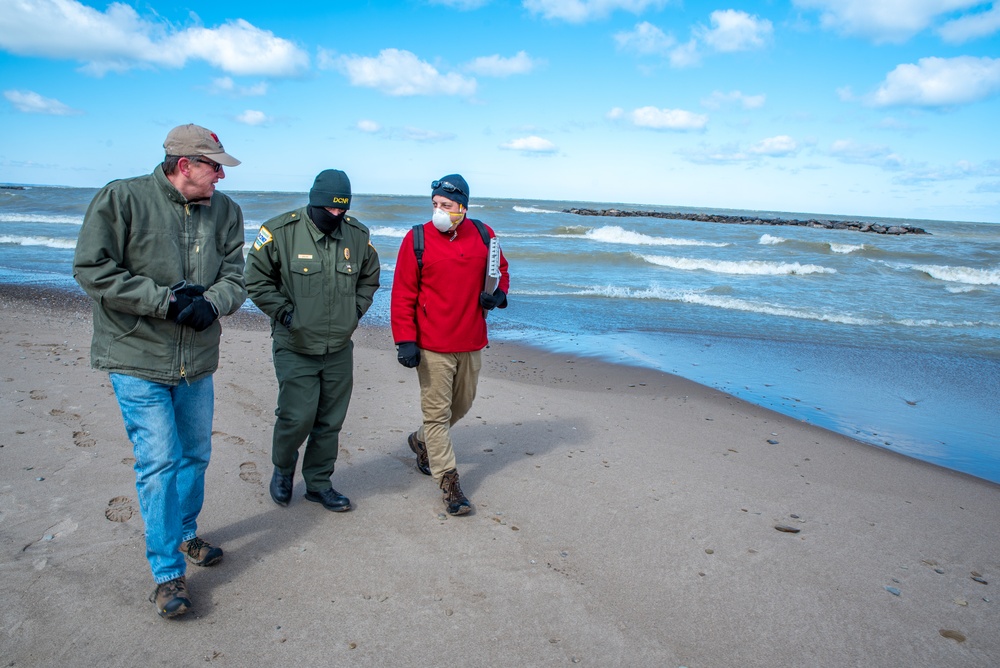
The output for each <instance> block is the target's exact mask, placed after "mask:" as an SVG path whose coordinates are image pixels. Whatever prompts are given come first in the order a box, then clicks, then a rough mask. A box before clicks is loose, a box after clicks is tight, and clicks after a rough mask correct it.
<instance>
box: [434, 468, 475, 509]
mask: <svg viewBox="0 0 1000 668" xmlns="http://www.w3.org/2000/svg"><path fill="white" fill-rule="evenodd" d="M441 491H442V492H443V493H444V505H445V506H446V507H447V508H448V514H449V515H465V514H466V513H468V512H471V511H472V504H471V503H469V500H468V499H467V498H465V494H463V493H462V488H461V486H460V485H459V484H458V471H456V470H455V469H451V470H450V471H445V473H444V475H443V476H442V477H441Z"/></svg>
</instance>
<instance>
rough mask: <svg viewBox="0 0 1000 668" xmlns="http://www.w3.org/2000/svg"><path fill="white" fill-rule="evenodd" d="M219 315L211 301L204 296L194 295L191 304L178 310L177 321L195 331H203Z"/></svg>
mask: <svg viewBox="0 0 1000 668" xmlns="http://www.w3.org/2000/svg"><path fill="white" fill-rule="evenodd" d="M218 317H219V313H218V311H216V310H215V306H214V305H213V304H212V302H210V301H208V300H207V299H205V298H204V297H195V298H194V299H193V300H192V301H191V305H190V306H188V307H187V308H186V309H184V310H183V311H181V312H180V314H179V315H178V316H177V322H179V323H180V324H182V325H187V326H188V327H190V328H191V329H193V330H194V331H196V332H203V331H205V330H206V329H208V328H209V327H210V326H211V325H212V323H213V322H215V321H216V319H217V318H218Z"/></svg>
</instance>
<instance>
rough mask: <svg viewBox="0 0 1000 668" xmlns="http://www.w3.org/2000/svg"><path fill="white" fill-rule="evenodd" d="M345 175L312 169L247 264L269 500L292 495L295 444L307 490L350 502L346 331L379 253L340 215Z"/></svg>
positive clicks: (364, 231) (337, 503) (338, 504)
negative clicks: (268, 396) (267, 378)
mask: <svg viewBox="0 0 1000 668" xmlns="http://www.w3.org/2000/svg"><path fill="white" fill-rule="evenodd" d="M350 207H351V182H350V180H349V179H348V178H347V174H345V173H344V172H342V171H340V170H337V169H327V170H325V171H322V172H320V173H319V175H318V176H317V177H316V180H315V182H314V183H313V187H312V189H311V190H310V191H309V204H308V206H304V207H302V208H300V209H297V210H295V211H289V212H287V213H284V214H281V215H280V216H276V217H274V218H272V219H271V220H269V221H267V222H266V223H264V224H263V225H262V226H261V228H260V232H259V233H258V235H257V239H256V240H255V241H254V244H253V247H252V248H251V249H250V254H249V256H248V257H247V264H246V283H247V292H248V293H249V295H250V299H252V300H253V303H254V304H256V305H257V307H258V308H259V309H260V310H261V311H263V312H264V313H265V314H267V315H268V316H270V318H271V338H272V340H273V353H274V372H275V375H276V376H277V377H278V407H277V409H276V410H275V415H276V416H277V419H276V420H275V423H274V435H273V438H272V443H271V462H272V463H273V464H274V473H273V475H272V476H271V484H270V493H271V498H272V499H273V500H274V502H275V503H277V504H278V505H280V506H287V505H288V503H289V501H290V500H291V498H292V487H293V477H294V475H295V465H296V463H297V461H298V458H299V447H300V446H301V445H302V442H303V441H306V440H307V439H308V440H307V442H306V448H305V453H304V455H303V458H302V477H303V478H304V479H305V482H306V493H305V498H306V499H308V500H309V501H315V502H316V503H321V504H323V506H324V507H325V508H327V509H328V510H333V511H338V512H340V511H346V510H350V509H351V501H350V499H348V498H347V497H346V496H344V495H343V494H340V493H339V492H337V490H335V489H333V486H332V484H331V482H330V476H331V475H332V474H333V469H334V464H335V463H336V461H337V449H338V444H339V437H340V429H341V427H342V426H343V424H344V418H345V417H346V416H347V406H348V404H349V403H350V401H351V390H352V388H353V386H354V359H353V353H352V351H353V348H354V344H353V343H352V342H351V335H352V334H353V333H354V330H355V329H356V328H357V326H358V320H360V318H361V316H362V315H364V314H365V311H367V310H368V308H369V307H370V306H371V304H372V297H373V296H374V295H375V291H376V290H378V287H379V260H378V253H377V252H376V251H375V247H374V246H372V245H371V234H370V233H369V231H368V228H367V227H365V226H364V225H362V224H361V223H360V222H359V221H358V220H357V219H355V218H352V217H351V216H348V215H347V210H348V209H349V208H350Z"/></svg>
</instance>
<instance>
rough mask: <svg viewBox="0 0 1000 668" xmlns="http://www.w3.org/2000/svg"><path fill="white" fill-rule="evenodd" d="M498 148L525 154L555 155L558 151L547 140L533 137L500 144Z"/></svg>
mask: <svg viewBox="0 0 1000 668" xmlns="http://www.w3.org/2000/svg"><path fill="white" fill-rule="evenodd" d="M500 148H502V149H507V150H510V151H522V152H525V153H555V152H556V151H558V150H559V149H558V148H557V147H556V145H555V144H553V143H552V142H550V141H549V140H548V139H542V138H541V137H536V136H535V135H531V136H529V137H521V138H520V139H512V140H511V141H509V142H507V143H505V144H500Z"/></svg>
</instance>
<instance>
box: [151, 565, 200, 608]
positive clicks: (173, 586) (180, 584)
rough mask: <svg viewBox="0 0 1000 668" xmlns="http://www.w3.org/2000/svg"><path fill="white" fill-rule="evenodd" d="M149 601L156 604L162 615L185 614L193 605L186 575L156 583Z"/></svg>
mask: <svg viewBox="0 0 1000 668" xmlns="http://www.w3.org/2000/svg"><path fill="white" fill-rule="evenodd" d="M149 602H150V603H152V604H153V605H155V606H156V612H157V613H159V615H160V617H168V618H169V617H177V616H178V615H183V614H184V613H185V612H187V611H188V608H190V607H191V599H189V598H188V593H187V583H186V582H185V581H184V576H183V575H182V576H180V577H179V578H174V579H173V580H170V581H168V582H164V583H162V584H158V585H156V589H154V590H153V593H152V594H150V595H149Z"/></svg>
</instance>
